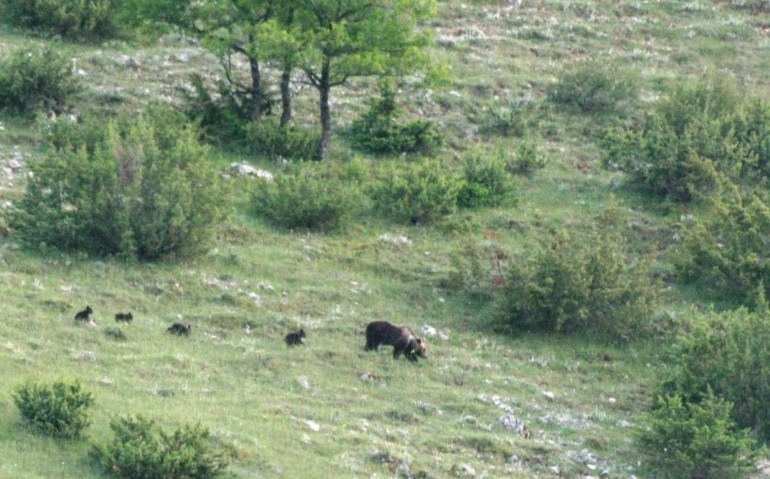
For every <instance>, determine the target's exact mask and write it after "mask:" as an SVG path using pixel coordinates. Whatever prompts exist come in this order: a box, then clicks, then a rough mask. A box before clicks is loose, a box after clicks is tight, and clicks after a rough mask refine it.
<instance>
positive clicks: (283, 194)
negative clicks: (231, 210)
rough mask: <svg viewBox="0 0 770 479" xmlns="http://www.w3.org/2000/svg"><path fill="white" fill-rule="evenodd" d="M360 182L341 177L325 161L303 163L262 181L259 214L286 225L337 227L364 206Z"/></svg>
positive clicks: (257, 200)
mask: <svg viewBox="0 0 770 479" xmlns="http://www.w3.org/2000/svg"><path fill="white" fill-rule="evenodd" d="M361 200H362V195H361V193H360V190H359V186H358V183H357V181H355V180H349V179H347V178H340V177H339V176H337V175H335V174H334V171H333V170H332V169H330V168H329V167H328V166H326V165H325V164H318V163H310V164H303V165H301V166H300V167H299V168H297V169H296V170H295V171H293V172H291V173H288V174H282V175H278V176H277V177H276V178H275V180H274V181H262V182H260V183H258V184H257V186H256V189H255V192H254V211H255V212H256V214H257V215H258V216H261V217H264V218H266V219H267V220H268V221H270V222H271V223H273V224H275V225H277V226H281V227H284V228H308V229H318V230H336V229H340V228H342V227H344V226H345V224H346V223H347V221H348V220H349V219H350V217H351V216H352V215H353V214H354V213H355V212H356V211H359V210H360V208H361Z"/></svg>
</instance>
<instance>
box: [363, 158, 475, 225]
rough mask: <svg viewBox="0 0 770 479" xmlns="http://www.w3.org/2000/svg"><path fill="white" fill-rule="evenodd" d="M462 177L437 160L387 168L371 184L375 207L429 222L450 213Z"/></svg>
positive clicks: (404, 219)
mask: <svg viewBox="0 0 770 479" xmlns="http://www.w3.org/2000/svg"><path fill="white" fill-rule="evenodd" d="M462 188H463V180H462V179H461V178H460V177H459V176H458V175H456V174H455V173H453V172H452V171H451V170H450V169H448V168H446V167H445V166H444V165H443V163H441V162H440V161H438V160H432V159H426V160H423V161H422V162H420V163H404V164H399V165H398V166H397V167H393V168H388V169H386V171H384V172H383V173H382V175H381V178H380V180H379V181H378V182H377V183H376V184H375V185H373V186H372V187H371V190H370V193H369V194H370V196H371V198H372V200H373V202H374V207H375V209H376V210H377V211H378V212H381V213H382V214H384V215H385V216H387V217H390V218H392V219H394V220H396V221H400V222H408V221H410V222H411V223H412V224H417V223H421V224H423V223H425V224H430V223H432V222H434V221H435V220H437V219H439V218H441V217H443V216H445V215H449V214H451V213H453V212H454V211H455V210H456V209H457V198H458V195H459V194H460V191H461V190H462Z"/></svg>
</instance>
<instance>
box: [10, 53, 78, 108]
mask: <svg viewBox="0 0 770 479" xmlns="http://www.w3.org/2000/svg"><path fill="white" fill-rule="evenodd" d="M80 89H81V83H80V81H79V79H78V78H77V77H76V76H74V75H73V73H72V67H71V65H70V62H69V60H68V59H67V58H66V57H65V56H64V55H63V54H62V53H61V52H59V51H58V50H55V49H52V48H49V47H46V46H31V47H27V48H22V49H18V50H16V51H14V52H12V53H11V55H10V56H9V57H8V58H3V59H2V60H0V110H2V109H9V110H11V111H14V112H18V113H33V112H35V111H39V110H44V111H53V112H55V113H60V112H61V111H62V109H64V108H65V107H66V106H67V105H68V104H69V103H70V101H71V99H72V96H73V95H75V94H76V93H77V92H79V91H80Z"/></svg>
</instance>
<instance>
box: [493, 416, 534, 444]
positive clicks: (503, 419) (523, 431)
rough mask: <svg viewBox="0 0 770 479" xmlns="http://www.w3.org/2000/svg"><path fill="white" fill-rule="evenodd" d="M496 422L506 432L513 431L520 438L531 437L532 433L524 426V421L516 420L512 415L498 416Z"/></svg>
mask: <svg viewBox="0 0 770 479" xmlns="http://www.w3.org/2000/svg"><path fill="white" fill-rule="evenodd" d="M497 422H499V423H500V425H501V426H503V427H504V428H506V429H507V430H509V431H513V432H515V433H516V434H518V435H519V436H521V437H524V438H526V439H530V438H531V437H532V431H530V430H529V428H528V427H527V426H526V425H525V424H524V421H522V420H521V419H519V418H517V417H516V416H514V415H513V414H506V415H504V416H500V417H499V418H498V420H497Z"/></svg>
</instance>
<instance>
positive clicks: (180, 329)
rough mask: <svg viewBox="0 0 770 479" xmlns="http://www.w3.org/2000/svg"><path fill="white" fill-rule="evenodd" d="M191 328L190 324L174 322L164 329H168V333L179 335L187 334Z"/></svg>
mask: <svg viewBox="0 0 770 479" xmlns="http://www.w3.org/2000/svg"><path fill="white" fill-rule="evenodd" d="M191 330H192V324H182V323H174V324H172V325H171V326H169V327H168V329H167V330H166V331H168V332H169V333H174V334H178V335H180V336H181V335H185V336H189V335H190V331H191Z"/></svg>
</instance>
